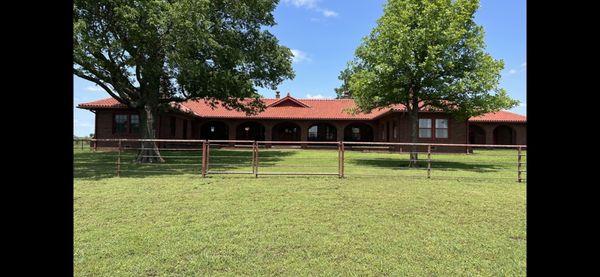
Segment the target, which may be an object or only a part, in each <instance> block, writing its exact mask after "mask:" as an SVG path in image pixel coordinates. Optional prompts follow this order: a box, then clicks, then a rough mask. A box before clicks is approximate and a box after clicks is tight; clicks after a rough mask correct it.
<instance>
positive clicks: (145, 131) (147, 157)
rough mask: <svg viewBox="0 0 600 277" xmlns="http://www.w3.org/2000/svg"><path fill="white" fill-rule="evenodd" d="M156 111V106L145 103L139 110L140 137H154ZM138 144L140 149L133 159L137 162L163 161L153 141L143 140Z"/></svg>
mask: <svg viewBox="0 0 600 277" xmlns="http://www.w3.org/2000/svg"><path fill="white" fill-rule="evenodd" d="M156 111H157V108H156V107H152V106H151V105H149V104H146V105H144V108H143V109H142V111H141V112H140V129H141V130H140V132H141V138H142V139H156V136H155V131H156V121H155V118H156ZM140 146H141V147H140V151H139V152H138V155H137V158H136V160H135V161H136V162H137V163H163V162H164V161H165V160H164V159H163V158H162V156H161V155H160V152H159V151H158V146H157V144H156V142H155V141H143V142H141V143H140Z"/></svg>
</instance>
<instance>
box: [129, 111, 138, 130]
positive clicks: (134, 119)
mask: <svg viewBox="0 0 600 277" xmlns="http://www.w3.org/2000/svg"><path fill="white" fill-rule="evenodd" d="M130 122H131V123H130V124H131V132H132V133H139V132H140V115H138V114H132V115H131V120H130Z"/></svg>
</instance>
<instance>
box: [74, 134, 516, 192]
mask: <svg viewBox="0 0 600 277" xmlns="http://www.w3.org/2000/svg"><path fill="white" fill-rule="evenodd" d="M142 142H155V143H157V145H158V146H159V148H160V153H161V156H162V157H163V158H164V159H165V162H164V163H157V164H138V163H135V162H134V160H135V157H138V155H139V150H140V149H141V143H142ZM73 145H74V150H75V151H78V152H76V154H78V155H80V156H81V158H80V159H78V158H77V157H76V159H75V168H76V170H77V169H79V170H81V171H90V172H91V171H96V172H99V173H103V174H104V175H106V173H108V172H113V173H112V174H114V175H116V176H121V175H122V174H124V173H125V174H126V173H131V175H136V174H140V173H141V174H152V173H168V172H175V173H191V174H198V175H201V176H202V177H206V176H207V175H214V174H247V175H254V177H258V176H259V175H303V176H308V175H328V176H338V177H339V178H343V177H346V176H352V175H357V176H358V175H373V176H379V175H391V176H413V177H426V178H432V177H437V178H444V177H446V178H494V179H499V178H500V179H501V178H510V179H513V180H516V181H518V182H523V181H525V180H526V177H524V176H523V175H524V174H526V169H525V166H526V161H525V158H526V153H525V150H526V148H527V146H525V145H477V144H439V143H438V144H434V143H414V144H413V143H394V142H325V141H318V142H316V141H248V140H170V139H155V140H141V139H91V140H74V144H73ZM415 149H416V150H415ZM484 149H494V150H493V151H492V150H489V151H488V150H484ZM307 150H325V151H307ZM84 151H87V152H85V153H84ZM79 153H81V154H79ZM411 153H413V154H417V156H418V157H417V158H416V159H413V158H411V157H412V156H413V155H410V154H411ZM89 154H91V155H89ZM346 155H348V157H347V156H346ZM335 163H337V165H335ZM111 165H112V168H113V170H110V167H111ZM513 167H514V168H513ZM288 168H291V170H289V169H288ZM401 170H405V171H407V172H409V173H411V174H413V175H403V174H400V172H401ZM420 172H424V174H420ZM434 172H435V173H436V174H435V176H434ZM461 173H462V174H463V175H457V174H461ZM114 175H113V176H114ZM88 176H93V175H88Z"/></svg>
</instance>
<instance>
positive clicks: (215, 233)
mask: <svg viewBox="0 0 600 277" xmlns="http://www.w3.org/2000/svg"><path fill="white" fill-rule="evenodd" d="M74 152H75V162H76V164H75V184H74V185H75V191H74V193H75V198H74V208H75V213H74V223H75V224H74V250H75V255H74V268H75V274H76V275H77V276H173V275H175V276H182V275H185V276H189V275H194V276H198V275H411V276H414V275H434V276H445V275H478V276H492V275H494V276H497V275H503V276H506V275H511V276H514V275H517V276H519V275H525V271H526V212H525V210H526V205H525V203H526V194H525V189H526V184H525V183H518V182H516V153H515V151H514V150H489V151H482V150H478V151H476V152H475V154H472V155H464V154H455V155H447V154H444V155H434V160H435V159H437V160H438V161H439V162H438V163H437V165H436V163H435V162H434V163H433V164H432V167H433V171H432V177H433V178H432V179H427V178H426V170H423V169H422V168H423V167H424V166H426V164H425V165H422V167H421V168H420V169H416V170H414V169H407V168H406V166H405V163H406V159H407V157H406V155H405V154H386V153H363V152H353V151H348V152H346V159H347V161H346V163H345V171H346V175H347V177H346V178H344V179H339V178H337V177H335V176H310V177H298V176H295V177H285V176H259V177H258V178H254V176H253V175H209V176H208V177H207V178H201V177H200V176H199V170H200V169H199V167H198V166H197V165H199V163H200V159H199V156H198V153H195V154H194V153H182V152H177V153H176V152H175V151H173V152H163V155H165V156H166V158H165V159H167V164H161V165H143V166H140V165H135V164H133V163H131V160H132V158H133V156H134V153H125V154H122V161H123V162H124V165H122V168H123V170H124V171H122V172H121V176H122V177H115V176H114V175H115V157H116V155H115V153H112V152H111V153H92V152H90V151H89V150H88V149H85V150H80V149H77V148H75V149H74ZM248 154H249V152H247V151H240V150H218V149H214V150H211V156H212V157H211V160H210V163H211V168H210V170H213V171H215V172H216V171H240V172H246V171H248V172H251V170H252V168H251V166H250V164H249V163H248V164H246V163H247V162H248V161H247V160H248V158H245V155H248ZM168 156H172V157H168ZM219 156H221V157H219ZM167 157H168V158H167ZM175 157H181V158H175ZM249 157H250V161H251V156H249ZM422 158H424V157H422ZM259 160H260V165H261V167H260V168H259V173H260V172H263V173H268V172H289V171H302V172H313V173H316V172H325V173H329V172H333V173H337V153H336V152H335V151H325V150H312V151H311V150H308V151H306V150H304V151H298V150H286V149H271V150H268V151H262V152H261V154H260V158H259ZM194 163H196V164H197V165H196V164H194ZM219 164H222V166H219ZM329 166H333V167H329ZM436 166H438V168H436ZM126 170H129V171H126Z"/></svg>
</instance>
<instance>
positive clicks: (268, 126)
mask: <svg viewBox="0 0 600 277" xmlns="http://www.w3.org/2000/svg"><path fill="white" fill-rule="evenodd" d="M263 125H264V126H265V140H266V141H272V140H273V123H272V122H265V123H264V124H263ZM265 147H268V148H270V147H271V144H265Z"/></svg>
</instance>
